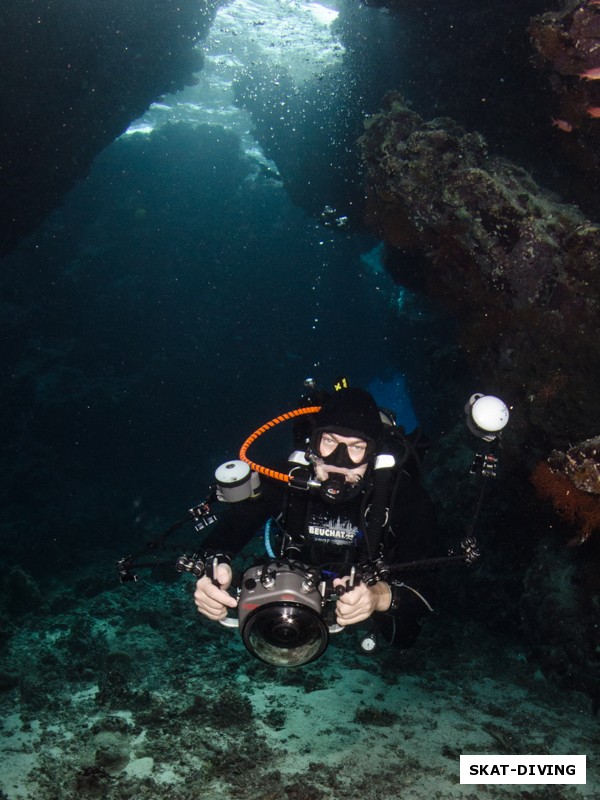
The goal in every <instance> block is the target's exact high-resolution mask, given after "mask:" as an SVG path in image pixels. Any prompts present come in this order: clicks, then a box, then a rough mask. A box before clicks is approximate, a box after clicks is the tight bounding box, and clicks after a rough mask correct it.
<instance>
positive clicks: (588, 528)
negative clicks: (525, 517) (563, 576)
mask: <svg viewBox="0 0 600 800" xmlns="http://www.w3.org/2000/svg"><path fill="white" fill-rule="evenodd" d="M531 482H532V483H533V485H534V486H535V488H536V490H537V492H538V494H539V495H540V497H541V498H543V499H544V500H548V501H550V502H551V503H552V505H553V507H554V509H555V510H556V511H557V513H558V514H559V515H560V516H561V517H562V518H563V519H564V520H566V521H567V522H569V523H571V524H574V525H576V526H577V527H578V528H579V535H578V536H576V537H575V538H573V539H572V540H571V541H570V543H569V544H571V545H577V544H582V543H583V542H585V541H586V539H588V538H589V536H590V535H591V534H592V533H593V532H594V531H595V530H598V529H599V528H600V494H594V493H592V492H586V491H583V490H582V489H578V488H577V487H576V486H575V484H574V483H573V481H572V480H570V479H569V478H568V477H567V476H566V475H565V474H563V473H562V472H561V471H560V470H558V469H553V468H552V467H551V466H550V464H549V463H548V462H546V461H541V462H540V463H539V464H538V465H537V466H536V468H535V469H534V471H533V473H532V475H531Z"/></svg>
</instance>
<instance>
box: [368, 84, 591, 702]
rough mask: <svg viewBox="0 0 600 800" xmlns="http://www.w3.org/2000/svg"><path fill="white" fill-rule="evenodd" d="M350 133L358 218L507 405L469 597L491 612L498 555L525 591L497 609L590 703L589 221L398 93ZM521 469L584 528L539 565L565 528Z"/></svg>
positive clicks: (472, 137) (500, 569) (500, 567)
mask: <svg viewBox="0 0 600 800" xmlns="http://www.w3.org/2000/svg"><path fill="white" fill-rule="evenodd" d="M361 145H362V149H363V158H364V163H365V166H366V170H367V173H366V174H367V195H368V201H367V219H368V222H369V224H370V225H371V227H372V228H373V229H374V230H375V231H376V232H377V233H378V234H379V235H380V236H381V237H382V238H383V239H384V240H385V242H386V243H387V248H388V266H389V267H390V269H391V270H392V271H393V273H394V274H395V277H396V279H397V280H398V281H399V282H400V283H403V282H405V280H408V281H413V282H414V281H415V279H420V280H421V281H422V282H423V283H424V285H425V289H426V291H427V292H428V293H429V294H431V295H432V296H434V297H436V298H437V300H438V301H439V302H441V303H443V304H444V305H445V306H446V307H448V308H450V309H451V310H452V311H453V312H454V313H455V314H456V316H457V318H458V319H459V320H460V338H461V341H462V346H463V349H464V351H465V353H466V355H467V357H468V358H469V360H470V363H471V367H472V369H473V373H474V376H475V377H476V379H477V380H478V383H479V385H480V386H481V387H483V390H485V391H488V392H491V393H497V394H499V395H500V396H502V397H503V398H504V399H505V400H506V401H507V402H508V403H509V404H510V405H511V406H513V412H512V424H511V426H509V429H507V434H506V437H505V445H506V447H505V449H506V450H507V453H506V457H505V459H504V461H505V463H504V465H503V466H505V467H506V468H507V471H508V472H509V473H510V481H509V482H510V491H507V489H508V486H507V485H506V484H505V485H504V486H503V487H502V490H503V492H504V493H505V497H504V500H503V503H504V508H503V510H502V512H501V513H500V514H499V516H498V519H496V520H494V519H493V517H492V518H490V519H489V520H487V523H488V524H487V525H482V523H481V521H480V524H479V526H478V527H480V528H483V529H484V530H485V537H483V538H484V539H485V547H486V554H487V556H488V558H487V560H486V564H487V571H488V572H489V574H487V575H486V565H484V569H483V571H479V574H478V576H477V579H476V580H475V581H471V583H470V591H471V597H473V592H479V593H480V597H481V604H480V607H481V608H482V609H485V611H484V612H483V613H484V614H485V613H487V614H489V619H490V620H494V619H495V620H496V622H495V624H498V621H499V620H498V602H497V601H498V596H497V592H496V590H495V589H494V587H495V586H496V585H497V583H498V577H497V576H498V575H500V574H502V575H503V576H504V575H505V573H506V570H507V569H508V572H509V574H510V575H511V576H512V577H511V580H512V579H516V580H517V584H519V583H521V585H520V586H519V585H516V586H514V587H513V588H514V594H513V597H518V598H520V600H518V601H517V602H518V609H517V608H515V607H514V600H513V599H511V598H507V602H506V603H500V607H503V608H504V607H506V608H507V609H512V623H513V625H515V626H520V627H521V630H522V633H523V636H524V640H525V641H526V642H527V646H528V648H529V652H530V653H531V654H532V655H533V658H534V659H535V660H536V661H538V662H539V663H541V665H542V667H543V669H544V671H545V672H546V673H547V674H550V675H552V676H553V677H557V678H558V679H559V682H560V683H561V685H563V686H564V687H565V688H566V687H571V688H573V687H576V688H578V689H580V690H583V691H586V692H588V693H589V694H590V695H591V696H592V697H593V698H594V703H595V704H596V706H597V705H598V703H599V702H600V700H599V698H598V695H597V691H596V689H595V688H594V687H597V685H598V682H597V676H598V663H597V653H598V637H597V631H598V611H597V607H598V605H597V602H598V591H599V585H598V580H597V577H595V576H597V563H598V546H597V543H596V539H597V538H598V532H597V529H598V528H600V458H599V453H600V444H599V440H598V429H599V427H600V420H599V417H598V410H597V398H598V396H599V390H600V385H599V381H600V377H599V376H600V341H599V340H598V336H597V331H598V319H599V302H600V301H599V297H600V249H599V246H600V226H599V225H598V224H597V223H595V222H591V221H590V220H588V219H586V218H585V217H584V215H583V214H582V213H581V212H580V211H579V210H578V209H577V208H576V207H574V206H570V205H566V204H564V203H562V202H561V201H560V199H559V198H558V197H556V196H555V195H553V194H551V193H549V192H548V191H546V190H544V189H543V188H542V187H540V186H539V185H538V184H537V183H536V182H535V181H534V180H533V179H532V178H531V176H530V175H529V174H528V173H527V172H526V171H525V170H523V169H522V168H520V167H518V166H516V165H514V164H512V163H511V162H509V161H507V160H505V159H502V158H498V157H495V156H493V155H490V153H489V152H488V148H487V144H486V141H485V140H484V138H483V137H482V136H481V135H479V134H477V133H469V132H467V131H465V130H464V129H463V128H461V127H460V126H459V125H458V124H457V123H455V122H454V121H453V120H451V119H448V118H438V119H434V120H431V121H425V120H423V119H422V118H421V117H420V116H419V115H418V114H416V113H415V112H414V111H412V110H410V109H409V108H408V107H407V106H406V105H405V104H404V102H403V100H402V99H401V98H400V97H399V96H398V95H390V96H389V97H388V98H387V107H386V110H385V111H383V112H381V113H380V114H377V115H375V116H374V117H372V118H371V119H369V120H368V121H367V123H366V131H365V134H364V136H363V137H362V139H361ZM536 462H537V466H536ZM532 470H533V476H532V481H533V483H534V486H535V488H536V489H537V490H538V492H539V494H540V496H541V497H543V498H544V499H546V500H549V501H550V503H551V504H552V506H553V507H554V509H555V510H556V511H558V513H559V515H560V517H561V518H562V519H564V520H566V522H567V523H569V524H571V525H574V526H575V536H574V538H573V539H572V541H571V544H581V543H582V542H584V541H586V542H587V544H586V547H585V552H583V551H582V552H581V555H577V556H573V557H572V558H571V557H570V555H569V551H567V550H566V549H565V548H564V546H563V548H562V550H559V552H560V555H557V554H556V553H554V557H553V558H546V559H545V560H544V562H543V563H544V568H543V570H542V562H541V561H540V557H539V553H546V551H547V549H548V547H549V546H551V545H550V543H552V542H555V541H556V535H557V534H558V536H559V537H560V541H561V542H563V543H566V542H567V540H568V539H567V537H568V536H569V535H571V536H573V529H571V531H570V534H569V530H568V529H567V530H566V531H565V530H563V529H562V528H561V523H560V520H558V519H557V518H552V519H551V518H550V515H549V513H548V514H546V513H545V511H544V510H543V508H539V509H538V510H537V511H534V510H533V509H532V502H533V500H534V498H533V497H529V495H531V496H532V495H533V489H532V487H531V484H530V483H529V480H528V478H529V475H530V473H531V472H532ZM509 495H510V496H509ZM501 504H502V500H501ZM549 511H550V506H548V512H549ZM563 534H566V535H565V536H564V538H563ZM588 539H589V541H587V540H588ZM536 542H537V543H538V546H539V551H538V553H537V554H536V552H535V551H532V550H531V547H532V545H533V546H535V543H536ZM577 553H578V554H579V551H577ZM528 562H529V565H528V566H527V563H528ZM561 570H562V571H565V574H566V573H568V574H569V576H571V577H569V580H565V581H564V592H563V593H562V594H561V596H560V599H559V600H560V601H559V600H557V602H555V603H552V602H545V603H542V604H541V598H544V597H546V596H547V595H548V591H547V590H548V587H549V586H550V585H552V581H553V580H554V579H555V578H556V579H557V580H558V577H559V576H560V575H561V574H562V572H561ZM569 570H570V571H569ZM571 573H572V575H571ZM502 585H506V578H505V577H503V579H502ZM450 591H451V593H454V592H455V591H456V587H452V588H451V590H450ZM494 598H495V599H494ZM565 603H566V604H568V607H569V614H570V618H572V619H574V620H579V623H578V624H577V625H573V626H570V627H569V636H567V637H562V636H561V635H560V634H559V635H557V636H554V637H553V638H552V639H551V640H547V631H548V629H549V628H554V629H555V630H556V631H564V630H565V623H564V622H563V621H562V620H563V612H564V608H565ZM509 616H510V615H509ZM509 621H510V620H509ZM542 623H543V624H542Z"/></svg>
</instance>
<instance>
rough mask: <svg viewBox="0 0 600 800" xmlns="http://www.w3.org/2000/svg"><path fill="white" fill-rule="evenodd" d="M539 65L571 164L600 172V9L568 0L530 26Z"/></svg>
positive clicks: (586, 2)
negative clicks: (546, 82)
mask: <svg viewBox="0 0 600 800" xmlns="http://www.w3.org/2000/svg"><path fill="white" fill-rule="evenodd" d="M529 33H530V36H531V42H532V45H533V48H534V51H535V54H536V58H535V59H534V60H535V62H536V63H537V64H538V66H539V68H540V69H541V70H543V71H544V72H546V73H547V75H548V82H549V85H550V87H551V89H552V91H553V92H554V97H555V101H554V106H553V107H552V108H549V109H548V115H549V116H550V117H553V118H554V124H555V125H556V127H557V128H558V129H559V130H560V131H562V132H563V133H566V134H570V136H565V141H564V146H565V152H566V153H567V154H568V156H569V157H570V159H571V161H572V162H573V163H577V164H578V165H579V167H580V168H584V169H586V170H588V171H589V170H590V169H592V170H598V168H600V158H599V155H598V145H599V144H600V119H599V117H600V81H599V80H598V77H599V71H600V5H599V4H598V3H597V2H595V0H579V2H574V0H565V2H563V7H562V9H560V10H558V11H557V10H553V11H549V12H547V13H545V14H541V15H539V16H536V17H534V18H533V19H532V20H531V23H530V26H529Z"/></svg>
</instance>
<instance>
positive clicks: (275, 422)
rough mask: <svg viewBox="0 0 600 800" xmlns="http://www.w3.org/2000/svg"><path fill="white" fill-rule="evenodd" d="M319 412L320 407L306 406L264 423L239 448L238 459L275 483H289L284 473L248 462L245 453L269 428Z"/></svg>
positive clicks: (288, 477) (287, 476)
mask: <svg viewBox="0 0 600 800" xmlns="http://www.w3.org/2000/svg"><path fill="white" fill-rule="evenodd" d="M320 410H321V406H308V407H307V408H296V409H294V411H287V412H286V413H285V414H280V415H279V416H278V417H275V419H271V420H269V422H265V424H264V425H261V426H260V428H258V429H257V430H255V431H254V433H252V434H251V435H250V436H249V437H248V438H247V439H246V441H245V442H244V444H243V445H242V446H241V448H240V459H241V460H242V461H245V462H246V464H248V465H249V467H250V468H251V469H253V470H254V471H255V472H260V474H261V475H266V476H267V477H268V478H274V479H275V480H276V481H283V482H284V483H289V481H290V476H289V475H286V474H285V473H284V472H276V471H275V470H274V469H269V468H268V467H262V466H261V465H260V464H256V463H255V462H254V461H250V459H249V458H248V457H247V456H246V451H247V450H248V448H249V447H250V445H251V444H252V443H253V442H255V441H256V440H257V439H258V437H259V436H262V435H263V433H265V432H266V431H268V430H269V429H270V428H274V427H275V426H276V425H279V424H280V423H281V422H286V420H288V419H294V417H301V416H303V415H304V414H317V413H318V412H319V411H320Z"/></svg>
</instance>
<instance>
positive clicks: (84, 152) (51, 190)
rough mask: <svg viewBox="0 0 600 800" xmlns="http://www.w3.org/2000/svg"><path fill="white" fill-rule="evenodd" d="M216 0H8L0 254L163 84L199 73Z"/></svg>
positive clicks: (0, 135)
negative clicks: (199, 46) (203, 40)
mask: <svg viewBox="0 0 600 800" xmlns="http://www.w3.org/2000/svg"><path fill="white" fill-rule="evenodd" d="M217 5H218V0H200V2H196V0H183V1H181V0H177V2H175V0H156V2H152V3H147V2H144V0H132V2H127V3H123V2H121V1H120V0H91V1H90V2H86V3H85V4H81V3H78V2H76V0H55V2H52V3H48V2H47V0H29V2H27V3H23V2H21V0H5V2H3V4H2V33H3V45H2V64H1V65H0V100H1V102H2V107H3V108H5V109H10V113H6V114H4V115H3V119H2V126H1V127H0V152H1V156H0V173H1V174H2V185H1V189H0V211H1V213H0V220H1V221H0V256H3V255H5V254H6V253H7V252H8V251H9V250H10V249H11V248H12V247H14V245H15V244H16V242H17V241H18V240H19V238H20V237H22V236H24V235H26V234H28V233H30V232H31V231H32V230H33V228H34V227H35V226H36V225H37V224H38V223H39V222H40V221H41V220H42V219H43V217H44V216H45V215H46V214H47V213H49V212H50V211H51V210H52V209H53V208H54V207H55V206H57V205H58V204H59V203H60V201H61V200H62V197H63V196H64V195H65V194H66V193H67V192H68V191H69V190H70V189H71V188H72V187H73V186H74V184H75V183H76V182H77V181H78V180H80V179H82V178H83V177H85V175H86V174H87V172H88V170H89V167H90V164H91V162H92V160H93V158H94V157H95V156H96V155H97V154H98V153H99V152H100V151H101V150H102V149H103V148H104V147H106V146H107V145H109V144H110V143H111V142H112V141H113V140H114V139H115V138H116V137H117V136H119V135H120V134H122V133H123V131H125V130H126V129H127V127H128V125H129V124H130V123H131V122H132V121H133V120H134V119H136V118H137V117H139V116H141V115H142V114H143V113H144V111H145V110H146V109H147V108H148V106H149V105H150V104H151V103H152V102H153V101H154V100H156V99H157V98H159V97H160V96H161V95H162V94H165V93H167V92H172V91H175V90H177V89H180V88H183V87H184V86H185V85H186V84H190V83H193V81H194V76H193V73H194V71H197V70H199V69H200V67H201V65H202V56H201V54H200V52H199V50H198V49H197V48H196V47H195V45H196V43H197V42H198V41H199V40H200V39H201V38H203V37H204V35H205V34H206V32H207V30H208V27H209V25H210V23H211V21H212V19H213V17H214V13H215V9H216V7H217Z"/></svg>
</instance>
